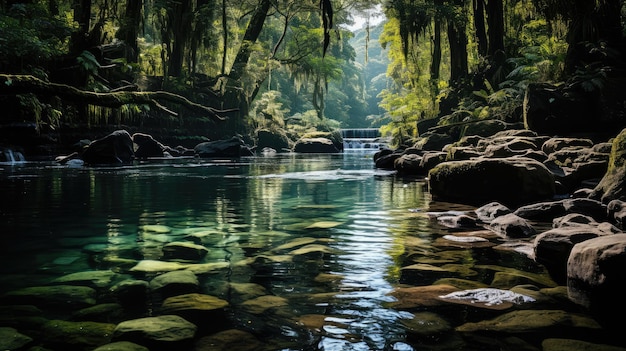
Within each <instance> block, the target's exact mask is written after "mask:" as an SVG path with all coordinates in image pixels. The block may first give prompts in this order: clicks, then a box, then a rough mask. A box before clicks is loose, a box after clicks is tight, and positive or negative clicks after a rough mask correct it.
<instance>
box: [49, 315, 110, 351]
mask: <svg viewBox="0 0 626 351" xmlns="http://www.w3.org/2000/svg"><path fill="white" fill-rule="evenodd" d="M114 329H115V324H111V323H98V322H71V321H63V320H51V321H49V322H48V323H46V324H44V325H43V326H42V329H41V331H42V335H43V343H44V344H45V345H48V346H50V347H52V348H56V347H63V348H67V349H76V350H88V349H93V348H95V347H97V346H101V345H105V344H107V343H109V342H110V341H111V335H112V334H113V330H114Z"/></svg>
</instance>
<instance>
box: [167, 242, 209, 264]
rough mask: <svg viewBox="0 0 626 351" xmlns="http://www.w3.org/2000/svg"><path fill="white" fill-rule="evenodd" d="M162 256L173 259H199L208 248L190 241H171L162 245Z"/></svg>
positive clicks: (204, 254)
mask: <svg viewBox="0 0 626 351" xmlns="http://www.w3.org/2000/svg"><path fill="white" fill-rule="evenodd" d="M162 250H163V258H165V259H170V260H171V259H174V260H189V261H199V260H201V259H203V258H204V257H205V256H206V254H207V253H208V252H209V250H208V249H207V248H206V247H204V246H202V245H196V244H193V243H190V242H172V243H169V244H166V245H165V246H163V249H162Z"/></svg>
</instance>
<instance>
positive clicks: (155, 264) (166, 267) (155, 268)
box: [130, 260, 189, 273]
mask: <svg viewBox="0 0 626 351" xmlns="http://www.w3.org/2000/svg"><path fill="white" fill-rule="evenodd" d="M188 266H189V265H188V264H183V263H179V262H168V261H158V260H141V261H139V263H137V264H136V265H135V266H133V267H132V268H131V269H130V271H131V272H141V273H161V272H172V271H177V270H181V269H185V268H187V267H188Z"/></svg>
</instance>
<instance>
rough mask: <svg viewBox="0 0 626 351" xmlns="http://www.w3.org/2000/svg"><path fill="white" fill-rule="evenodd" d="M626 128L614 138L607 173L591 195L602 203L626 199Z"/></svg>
mask: <svg viewBox="0 0 626 351" xmlns="http://www.w3.org/2000/svg"><path fill="white" fill-rule="evenodd" d="M625 160H626V129H624V130H622V131H621V133H619V135H618V136H616V137H615V139H613V143H612V147H611V154H610V157H609V165H608V168H607V171H606V174H605V175H604V177H603V178H602V180H601V181H600V183H599V184H598V185H597V186H596V187H595V188H594V189H593V192H592V194H591V195H590V197H591V198H593V199H598V200H600V201H602V203H605V204H608V203H609V202H610V201H611V200H624V201H626V192H624V182H625V181H626V161H625Z"/></svg>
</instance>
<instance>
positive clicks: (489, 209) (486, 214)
mask: <svg viewBox="0 0 626 351" xmlns="http://www.w3.org/2000/svg"><path fill="white" fill-rule="evenodd" d="M474 213H475V214H476V216H477V217H478V219H479V220H480V221H482V222H484V223H489V222H491V221H493V220H494V219H496V218H497V217H500V216H503V215H506V214H509V213H512V211H511V209H509V208H508V207H506V206H504V205H503V204H501V203H499V202H495V201H494V202H490V203H488V204H486V205H483V206H481V207H479V208H477V209H476V210H474Z"/></svg>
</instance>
